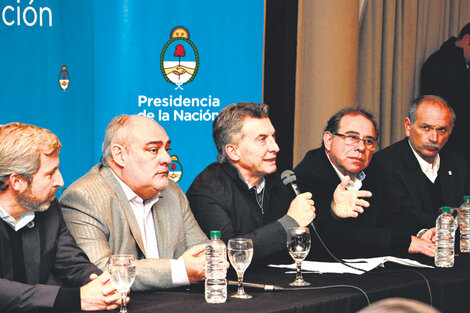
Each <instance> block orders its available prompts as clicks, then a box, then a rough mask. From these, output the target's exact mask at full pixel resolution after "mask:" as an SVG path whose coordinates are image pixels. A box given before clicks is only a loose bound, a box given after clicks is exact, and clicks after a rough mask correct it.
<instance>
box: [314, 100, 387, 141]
mask: <svg viewBox="0 0 470 313" xmlns="http://www.w3.org/2000/svg"><path fill="white" fill-rule="evenodd" d="M345 115H362V116H364V117H365V118H367V119H368V120H369V121H371V122H372V124H373V125H374V130H375V139H378V137H379V129H378V127H377V123H376V122H375V120H374V117H373V116H372V114H370V113H369V112H367V111H366V110H364V109H361V108H351V107H347V108H344V109H341V110H339V111H338V112H336V113H335V114H334V115H333V116H332V117H330V119H329V120H328V122H327V123H326V127H325V129H324V130H323V133H326V132H330V133H332V134H336V133H337V132H338V128H339V123H340V121H341V118H343V116H345Z"/></svg>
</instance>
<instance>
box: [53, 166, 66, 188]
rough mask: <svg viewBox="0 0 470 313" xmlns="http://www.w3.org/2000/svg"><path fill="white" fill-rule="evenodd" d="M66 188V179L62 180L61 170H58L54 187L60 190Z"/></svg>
mask: <svg viewBox="0 0 470 313" xmlns="http://www.w3.org/2000/svg"><path fill="white" fill-rule="evenodd" d="M62 186H64V179H63V178H62V174H61V173H60V171H59V170H57V173H56V175H55V177H54V187H56V188H60V187H62Z"/></svg>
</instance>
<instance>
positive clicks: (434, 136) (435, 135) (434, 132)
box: [429, 129, 439, 142]
mask: <svg viewBox="0 0 470 313" xmlns="http://www.w3.org/2000/svg"><path fill="white" fill-rule="evenodd" d="M438 138H439V134H438V133H437V129H433V130H431V133H430V134H429V140H431V141H432V142H437V139H438Z"/></svg>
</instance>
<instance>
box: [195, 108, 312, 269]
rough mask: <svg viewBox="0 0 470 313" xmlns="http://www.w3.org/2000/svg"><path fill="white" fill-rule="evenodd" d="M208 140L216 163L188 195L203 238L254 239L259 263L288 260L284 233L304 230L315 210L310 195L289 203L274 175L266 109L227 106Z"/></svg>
mask: <svg viewBox="0 0 470 313" xmlns="http://www.w3.org/2000/svg"><path fill="white" fill-rule="evenodd" d="M212 134H213V138H214V142H215V145H216V147H217V151H218V156H217V162H216V163H212V164H210V165H209V166H208V167H207V168H206V169H204V171H202V173H200V174H199V175H198V176H197V177H196V179H195V180H194V182H193V183H192V185H191V186H190V187H189V189H188V192H187V197H188V200H189V202H190V206H191V209H192V211H193V213H194V216H195V217H196V219H197V221H198V223H199V226H200V227H201V228H202V230H203V231H204V232H205V233H206V234H207V235H209V233H210V231H211V230H220V231H221V238H222V240H223V241H224V242H227V241H228V240H229V239H230V238H233V237H237V236H242V237H246V238H250V239H252V240H253V246H254V249H253V250H254V258H255V259H257V261H259V262H261V263H263V260H262V259H265V260H267V259H268V258H269V259H270V261H271V262H273V259H274V258H275V257H274V256H273V254H274V253H281V255H276V256H277V257H283V256H282V254H283V253H285V255H286V256H287V253H286V251H287V249H286V239H287V232H286V230H287V228H289V227H297V226H302V227H304V226H308V225H309V224H310V223H311V222H312V220H313V219H314V218H315V207H314V202H313V200H312V195H311V194H310V193H309V192H307V193H303V194H300V195H298V196H296V197H295V198H294V199H293V200H292V194H293V193H292V191H290V190H289V189H287V187H286V186H284V185H283V183H282V182H281V178H280V176H279V174H277V173H276V170H277V167H276V155H277V153H278V152H279V146H278V145H277V143H276V139H275V129H274V127H273V125H272V124H271V121H270V119H269V116H268V106H267V105H266V104H258V103H248V102H240V103H236V104H231V105H229V106H228V107H226V108H224V109H223V110H222V111H221V112H220V114H219V115H218V116H217V118H216V120H215V121H214V124H213V127H212ZM277 260H279V259H277ZM277 260H276V261H277ZM288 260H291V259H290V257H289V259H288Z"/></svg>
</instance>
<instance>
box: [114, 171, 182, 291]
mask: <svg viewBox="0 0 470 313" xmlns="http://www.w3.org/2000/svg"><path fill="white" fill-rule="evenodd" d="M112 173H113V175H114V177H115V178H116V179H117V181H118V182H119V184H120V185H121V187H122V190H123V191H124V193H125V195H126V198H127V200H128V201H129V205H130V207H131V209H132V211H133V212H134V216H135V219H136V220H137V223H138V224H139V229H140V233H141V235H142V240H143V241H144V248H145V254H146V257H147V258H159V253H158V243H157V235H156V233H155V222H154V220H153V214H152V207H153V205H154V204H155V203H157V201H158V200H159V199H160V197H159V195H156V196H154V197H152V198H150V199H147V200H144V199H142V198H141V197H139V196H138V195H137V194H136V193H135V192H134V191H133V190H132V189H131V188H130V187H129V186H127V185H126V183H124V182H123V181H122V180H121V179H120V178H119V177H117V176H116V174H114V172H112ZM171 278H172V280H173V285H174V286H175V287H176V286H183V285H189V278H188V275H187V273H186V266H185V264H184V259H183V256H181V257H179V258H178V259H177V260H171Z"/></svg>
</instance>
